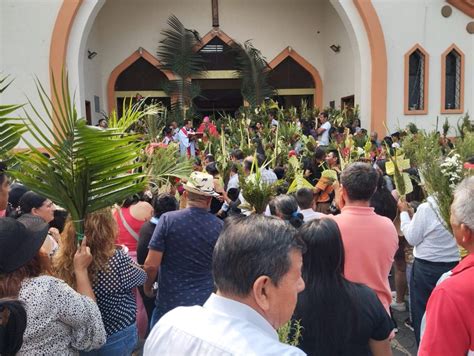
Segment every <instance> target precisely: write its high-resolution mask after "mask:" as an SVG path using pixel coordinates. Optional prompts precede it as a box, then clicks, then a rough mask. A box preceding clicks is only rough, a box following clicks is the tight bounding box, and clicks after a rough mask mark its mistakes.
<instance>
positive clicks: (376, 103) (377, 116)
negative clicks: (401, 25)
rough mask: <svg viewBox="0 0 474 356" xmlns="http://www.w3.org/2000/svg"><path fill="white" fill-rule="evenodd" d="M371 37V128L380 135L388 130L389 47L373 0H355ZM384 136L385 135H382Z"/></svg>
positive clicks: (369, 37)
mask: <svg viewBox="0 0 474 356" xmlns="http://www.w3.org/2000/svg"><path fill="white" fill-rule="evenodd" d="M353 2H354V5H355V7H356V8H357V11H358V12H359V15H360V17H361V18H362V22H363V23H364V27H365V30H366V32H367V37H368V39H369V45H370V54H371V64H372V72H371V100H370V101H371V117H370V130H371V131H375V132H377V133H378V134H379V135H382V133H384V132H386V131H387V129H386V126H387V125H386V120H387V76H388V74H387V49H386V47H385V37H384V34H383V30H382V25H381V24H380V21H379V17H378V15H377V11H376V10H375V8H374V5H373V4H372V1H371V0H353ZM382 136H383V135H382Z"/></svg>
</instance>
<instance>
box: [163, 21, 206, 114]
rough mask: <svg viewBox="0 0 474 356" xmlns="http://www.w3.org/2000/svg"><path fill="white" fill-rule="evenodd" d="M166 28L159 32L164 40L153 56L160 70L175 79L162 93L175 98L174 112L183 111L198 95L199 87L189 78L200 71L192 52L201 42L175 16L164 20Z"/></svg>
mask: <svg viewBox="0 0 474 356" xmlns="http://www.w3.org/2000/svg"><path fill="white" fill-rule="evenodd" d="M168 25H169V26H170V28H169V29H166V30H163V31H162V32H161V34H162V35H163V36H164V38H163V39H162V40H161V41H160V43H159V47H158V52H157V55H158V59H159V60H160V62H161V69H165V70H169V71H172V72H173V73H174V74H175V75H176V76H177V79H176V80H172V81H169V82H168V83H166V84H165V85H164V87H163V90H164V91H165V92H166V93H167V94H168V95H170V96H176V97H177V98H178V102H177V103H176V108H177V109H180V110H184V108H185V107H191V106H192V100H193V99H194V98H195V97H197V96H198V95H199V93H200V88H199V86H198V85H196V83H192V82H191V81H190V78H191V77H192V76H194V75H197V74H199V73H201V72H202V71H203V70H204V63H205V61H204V59H203V57H202V56H201V55H200V54H199V52H196V51H195V48H196V46H197V45H199V44H200V43H201V38H200V36H199V33H198V32H197V31H195V30H190V29H187V28H185V27H184V25H183V24H182V23H181V21H180V20H179V19H178V18H177V17H176V16H175V15H171V16H170V17H169V18H168Z"/></svg>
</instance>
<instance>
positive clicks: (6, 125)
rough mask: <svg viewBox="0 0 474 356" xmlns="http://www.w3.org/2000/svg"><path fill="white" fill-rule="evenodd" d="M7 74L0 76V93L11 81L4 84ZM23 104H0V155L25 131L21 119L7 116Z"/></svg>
mask: <svg viewBox="0 0 474 356" xmlns="http://www.w3.org/2000/svg"><path fill="white" fill-rule="evenodd" d="M7 79H8V76H5V77H0V94H1V93H3V92H4V91H5V89H7V88H8V86H9V85H10V84H11V83H12V82H13V80H10V81H9V82H8V83H6V84H4V83H5V82H6V81H7ZM22 107H23V105H0V156H4V155H5V154H6V153H7V152H8V151H10V150H11V149H12V148H14V147H15V146H16V145H17V144H18V142H20V139H21V135H22V134H23V133H24V132H25V131H26V128H25V126H24V125H23V124H22V122H21V119H19V118H12V117H8V115H10V114H12V113H13V112H15V111H16V110H18V109H21V108H22Z"/></svg>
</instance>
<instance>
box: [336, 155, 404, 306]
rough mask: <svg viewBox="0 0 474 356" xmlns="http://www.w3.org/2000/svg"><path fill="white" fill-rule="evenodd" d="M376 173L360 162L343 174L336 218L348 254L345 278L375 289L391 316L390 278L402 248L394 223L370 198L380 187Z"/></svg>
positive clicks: (351, 165)
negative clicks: (381, 213) (397, 255)
mask: <svg viewBox="0 0 474 356" xmlns="http://www.w3.org/2000/svg"><path fill="white" fill-rule="evenodd" d="M377 179H378V175H377V172H376V170H375V169H374V168H373V167H372V166H371V165H369V164H367V163H361V162H356V163H352V164H350V165H349V166H347V167H346V168H345V169H344V170H343V171H342V174H341V186H340V188H339V189H340V192H339V193H340V194H338V195H339V196H340V198H339V207H340V209H341V214H340V215H337V216H335V217H334V220H335V221H336V222H337V225H338V226H339V229H340V230H341V236H342V241H343V243H344V252H345V257H346V261H345V266H344V275H345V277H346V278H347V279H348V280H350V281H352V282H356V283H362V284H365V285H367V286H368V287H370V288H372V289H373V290H374V292H375V293H377V296H378V297H379V299H380V301H381V302H382V304H383V306H384V307H385V309H386V310H387V312H389V307H390V303H391V302H392V294H391V291H390V285H389V283H388V275H389V272H390V268H391V267H392V263H393V257H394V255H395V252H396V251H397V248H398V235H397V230H396V229H395V226H394V225H393V223H392V221H391V220H390V219H388V218H386V217H383V216H380V215H377V214H375V212H374V208H371V207H370V198H371V197H372V194H374V192H375V189H376V187H377Z"/></svg>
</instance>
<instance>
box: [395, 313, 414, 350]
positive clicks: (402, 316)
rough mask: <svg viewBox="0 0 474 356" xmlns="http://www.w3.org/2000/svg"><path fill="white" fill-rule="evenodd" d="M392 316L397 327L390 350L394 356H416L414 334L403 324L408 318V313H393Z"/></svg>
mask: <svg viewBox="0 0 474 356" xmlns="http://www.w3.org/2000/svg"><path fill="white" fill-rule="evenodd" d="M393 316H394V318H395V321H396V322H397V325H398V333H397V336H396V337H395V340H393V341H392V350H393V355H394V356H402V355H403V356H405V355H411V356H416V352H417V347H416V341H415V334H414V333H413V331H411V330H410V329H408V328H407V327H406V326H405V324H404V322H405V320H406V319H407V318H408V312H397V311H394V312H393Z"/></svg>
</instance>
